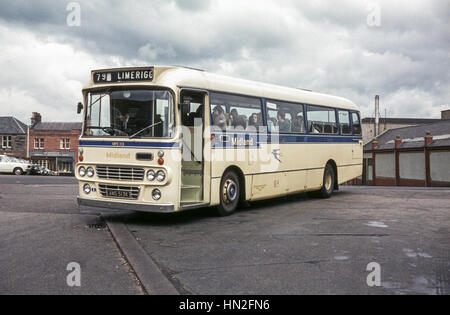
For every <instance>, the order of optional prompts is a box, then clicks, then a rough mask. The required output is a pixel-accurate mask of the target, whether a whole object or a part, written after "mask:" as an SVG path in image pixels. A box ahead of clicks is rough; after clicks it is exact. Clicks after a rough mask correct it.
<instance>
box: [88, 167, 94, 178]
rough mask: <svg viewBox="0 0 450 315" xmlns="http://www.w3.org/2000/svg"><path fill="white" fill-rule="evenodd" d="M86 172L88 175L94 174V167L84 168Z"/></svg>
mask: <svg viewBox="0 0 450 315" xmlns="http://www.w3.org/2000/svg"><path fill="white" fill-rule="evenodd" d="M86 174H87V176H89V177H92V176H94V174H95V172H94V169H93V168H92V167H88V168H87V170H86Z"/></svg>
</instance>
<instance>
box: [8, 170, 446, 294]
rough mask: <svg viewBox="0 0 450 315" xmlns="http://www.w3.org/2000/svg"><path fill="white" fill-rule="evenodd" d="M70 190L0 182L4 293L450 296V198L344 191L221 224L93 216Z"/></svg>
mask: <svg viewBox="0 0 450 315" xmlns="http://www.w3.org/2000/svg"><path fill="white" fill-rule="evenodd" d="M76 191H77V188H76V182H75V180H74V179H73V178H70V177H69V178H59V177H30V176H21V177H15V176H0V294H10V293H21V294H27V293H38V294H51V293H59V294H145V293H148V294H159V293H167V292H171V293H173V292H174V293H180V294H450V253H449V249H450V202H449V201H450V189H424V188H419V189H418V188H405V187H402V188H393V187H386V188H380V187H342V188H341V190H340V191H338V192H336V193H335V194H334V195H333V197H332V198H331V199H327V200H323V199H318V198H311V197H308V195H307V194H299V195H295V196H291V197H287V198H279V199H274V200H270V201H263V202H257V203H253V204H251V205H250V207H248V208H245V209H241V210H240V211H238V212H237V213H236V214H235V215H233V216H230V217H226V218H219V217H216V216H214V214H213V211H212V209H202V210H196V211H191V212H185V213H178V214H171V215H157V214H145V213H114V214H110V213H107V212H104V213H102V215H99V213H100V212H101V211H100V209H84V208H83V209H81V211H80V209H78V207H77V205H76ZM70 262H77V263H79V264H80V265H81V272H82V277H81V286H80V287H69V286H68V285H67V283H66V277H67V275H68V274H69V271H67V270H66V267H67V264H68V263H70ZM370 263H376V264H378V265H379V266H380V280H381V283H380V286H369V285H368V283H367V278H368V276H369V275H372V269H371V270H367V267H368V265H369V264H370ZM369 278H370V279H372V278H371V277H369ZM171 290H172V291H171Z"/></svg>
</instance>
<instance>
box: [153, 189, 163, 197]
mask: <svg viewBox="0 0 450 315" xmlns="http://www.w3.org/2000/svg"><path fill="white" fill-rule="evenodd" d="M152 197H153V199H155V200H159V199H161V191H160V190H159V189H158V188H156V189H153V191H152Z"/></svg>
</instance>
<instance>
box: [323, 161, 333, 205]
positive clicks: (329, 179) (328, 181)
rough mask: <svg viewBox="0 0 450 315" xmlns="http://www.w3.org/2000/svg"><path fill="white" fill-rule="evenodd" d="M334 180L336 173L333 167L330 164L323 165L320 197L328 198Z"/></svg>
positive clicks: (331, 192) (331, 191)
mask: <svg viewBox="0 0 450 315" xmlns="http://www.w3.org/2000/svg"><path fill="white" fill-rule="evenodd" d="M335 181H336V174H335V173H334V169H333V167H332V166H331V165H330V164H327V166H325V171H324V173H323V184H322V188H321V189H320V191H319V193H320V196H321V197H322V198H330V197H331V195H332V194H333V191H334V183H335Z"/></svg>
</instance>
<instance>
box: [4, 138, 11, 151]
mask: <svg viewBox="0 0 450 315" xmlns="http://www.w3.org/2000/svg"><path fill="white" fill-rule="evenodd" d="M2 148H3V149H11V148H12V136H3V137H2Z"/></svg>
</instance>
